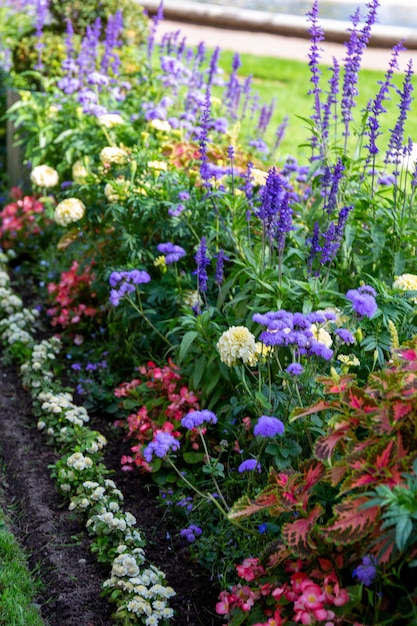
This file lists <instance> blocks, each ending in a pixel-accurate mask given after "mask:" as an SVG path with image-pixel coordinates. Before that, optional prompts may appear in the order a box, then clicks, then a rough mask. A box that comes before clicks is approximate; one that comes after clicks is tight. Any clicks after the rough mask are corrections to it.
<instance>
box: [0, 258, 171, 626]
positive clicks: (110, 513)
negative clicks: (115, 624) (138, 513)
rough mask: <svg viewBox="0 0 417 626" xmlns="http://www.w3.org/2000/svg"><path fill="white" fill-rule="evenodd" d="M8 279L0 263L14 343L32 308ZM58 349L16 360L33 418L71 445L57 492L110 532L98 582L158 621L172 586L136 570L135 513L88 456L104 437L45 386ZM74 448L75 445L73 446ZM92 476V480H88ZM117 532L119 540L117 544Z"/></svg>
mask: <svg viewBox="0 0 417 626" xmlns="http://www.w3.org/2000/svg"><path fill="white" fill-rule="evenodd" d="M8 285H9V278H8V275H7V274H6V273H5V272H4V271H3V270H2V269H1V268H0V317H2V314H3V315H4V314H5V315H7V318H5V319H3V320H1V321H0V331H1V327H3V329H4V330H3V332H0V340H1V341H2V342H3V343H14V342H16V341H20V342H21V341H22V337H23V338H24V339H27V343H28V344H29V345H30V344H34V341H33V338H32V336H31V334H30V333H29V332H28V330H26V328H32V327H33V323H34V321H35V319H36V316H37V312H36V311H28V310H27V309H24V308H23V303H22V301H21V299H20V298H18V297H17V296H15V295H14V294H13V293H12V292H11V291H10V290H9V289H8ZM31 347H32V346H31ZM59 349H60V341H59V340H58V339H54V338H53V339H50V340H49V341H43V342H41V343H40V344H38V345H34V346H33V347H32V354H31V357H30V360H29V361H27V362H26V363H24V364H23V365H22V366H21V373H22V375H23V380H24V381H26V382H27V386H28V387H29V388H30V389H31V390H32V395H33V397H34V398H36V399H37V400H38V401H39V403H40V408H41V410H42V411H43V413H44V414H45V419H44V420H42V419H40V420H39V421H38V428H39V430H44V429H46V433H47V434H48V435H51V436H52V435H53V436H54V438H55V443H60V441H61V442H62V441H65V449H66V450H67V451H68V450H69V451H70V453H69V455H68V457H67V458H66V460H64V459H65V457H64V459H62V460H61V461H58V463H57V464H56V469H57V473H56V475H57V480H58V484H59V487H60V489H61V492H63V493H66V494H67V495H68V496H69V497H70V499H71V504H70V508H72V509H75V508H78V509H80V510H85V509H88V508H89V507H90V506H92V507H93V506H94V508H95V509H96V510H97V511H98V514H96V515H92V516H91V517H90V519H89V520H88V521H87V526H88V529H89V533H90V534H93V532H97V533H99V534H101V535H102V534H106V535H108V536H109V537H111V534H112V533H114V541H113V542H112V541H110V546H111V548H112V550H114V548H115V546H119V547H118V549H117V552H118V556H117V557H116V558H115V559H114V562H113V569H112V575H111V578H110V579H109V580H107V581H106V582H105V583H104V584H103V587H104V588H106V589H107V588H110V589H111V588H117V589H119V590H123V591H125V592H126V593H125V594H123V595H122V596H120V597H118V598H117V600H116V602H117V604H118V607H119V608H118V610H122V609H125V610H127V611H129V612H130V613H132V614H134V615H138V616H140V617H141V623H145V624H146V626H153V625H157V624H159V622H160V621H161V620H166V619H169V618H171V617H172V615H173V610H172V609H171V608H169V607H168V606H167V600H168V599H169V598H170V597H172V596H173V595H175V592H174V590H173V589H172V588H171V587H169V586H166V585H165V584H163V581H164V578H165V575H164V573H163V572H161V571H160V570H158V569H157V568H156V567H154V566H152V565H151V566H150V567H149V568H148V569H144V570H142V571H141V569H140V566H141V565H143V564H144V563H145V553H144V551H143V548H142V545H143V543H144V541H143V538H142V536H141V534H140V532H139V531H138V530H137V529H136V528H134V526H135V524H136V519H135V517H134V516H133V515H132V514H131V513H129V512H123V511H121V508H120V504H119V502H121V501H122V500H123V495H122V493H121V492H120V491H119V490H118V489H117V487H116V485H115V483H114V482H113V481H112V480H109V479H103V465H102V464H101V463H97V462H96V461H97V459H96V458H94V457H93V458H91V457H90V456H88V454H94V453H97V452H100V451H101V450H102V448H103V447H104V446H105V445H106V443H107V442H106V439H105V437H104V436H103V435H101V434H100V433H97V432H95V431H90V430H89V429H88V428H87V427H86V426H85V424H86V422H88V420H89V417H88V414H87V412H86V411H85V409H84V408H83V407H77V406H76V405H74V404H73V402H72V399H73V398H72V395H71V394H70V393H68V392H63V391H62V392H56V393H52V392H51V391H48V390H44V389H43V387H44V385H45V381H46V382H47V383H48V385H50V386H49V387H48V388H47V389H50V388H51V387H52V386H53V387H54V389H57V388H59V385H58V383H56V382H54V381H53V377H54V374H53V367H52V363H53V362H54V360H55V356H56V354H58V352H59ZM39 387H41V389H40V390H39ZM62 420H66V421H67V422H69V424H68V426H63V427H61V428H60V429H59V430H58V431H57V433H56V432H55V431H54V428H52V426H56V424H57V423H58V424H60V422H61V423H62ZM73 424H76V425H78V426H82V427H83V428H84V429H85V430H84V439H83V440H84V444H85V445H84V453H83V452H80V451H79V448H78V445H79V442H78V440H77V439H76V438H75V437H74V435H73V429H72V427H71V426H72V425H73ZM63 435H65V437H63ZM68 444H70V446H68ZM75 446H77V447H75ZM71 447H72V450H73V452H72V453H71ZM74 448H75V449H76V450H77V451H74ZM104 469H105V468H104ZM85 470H89V474H88V478H89V479H90V480H84V482H80V472H83V471H85ZM96 476H97V480H93V478H95V477H96ZM80 486H81V488H80ZM120 534H122V539H123V543H122V544H120V545H119V542H120V539H121V537H120ZM128 546H129V548H128ZM101 551H102V552H103V551H104V549H103V548H102V549H101ZM103 556H105V554H103V555H102V557H103ZM107 558H109V553H107ZM143 619H145V621H144V622H143Z"/></svg>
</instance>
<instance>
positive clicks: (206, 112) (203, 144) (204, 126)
mask: <svg viewBox="0 0 417 626" xmlns="http://www.w3.org/2000/svg"><path fill="white" fill-rule="evenodd" d="M210 120H211V97H210V89H209V88H207V91H206V98H205V103H204V106H203V109H202V112H201V118H200V134H199V144H200V176H201V179H202V180H203V184H204V186H205V187H208V186H209V182H208V181H209V178H210V169H209V165H208V157H207V143H208V129H209V124H210Z"/></svg>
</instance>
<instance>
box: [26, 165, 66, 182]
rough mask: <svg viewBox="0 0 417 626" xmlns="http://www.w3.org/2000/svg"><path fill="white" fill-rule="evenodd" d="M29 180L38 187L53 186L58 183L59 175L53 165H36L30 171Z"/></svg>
mask: <svg viewBox="0 0 417 626" xmlns="http://www.w3.org/2000/svg"><path fill="white" fill-rule="evenodd" d="M30 180H31V181H32V183H33V184H34V185H37V186H38V187H55V186H56V185H57V184H58V183H59V176H58V172H57V171H56V170H54V168H53V167H49V165H37V166H36V167H35V168H33V170H32V171H31V173H30Z"/></svg>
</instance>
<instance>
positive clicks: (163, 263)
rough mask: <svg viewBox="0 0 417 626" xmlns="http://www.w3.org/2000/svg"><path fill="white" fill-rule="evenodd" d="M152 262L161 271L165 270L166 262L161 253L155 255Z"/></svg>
mask: <svg viewBox="0 0 417 626" xmlns="http://www.w3.org/2000/svg"><path fill="white" fill-rule="evenodd" d="M153 264H154V266H155V267H160V268H161V272H162V273H165V272H166V271H167V262H166V258H165V256H164V255H163V254H161V256H157V257H156V259H155V260H154V262H153Z"/></svg>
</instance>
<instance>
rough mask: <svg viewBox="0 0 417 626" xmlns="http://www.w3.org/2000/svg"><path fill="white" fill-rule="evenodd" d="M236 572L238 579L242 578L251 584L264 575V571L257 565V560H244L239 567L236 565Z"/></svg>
mask: <svg viewBox="0 0 417 626" xmlns="http://www.w3.org/2000/svg"><path fill="white" fill-rule="evenodd" d="M236 571H237V573H238V575H239V576H240V578H243V579H244V580H246V581H247V582H251V581H252V580H255V579H256V578H259V576H262V574H265V570H264V568H263V566H262V565H260V563H259V559H257V558H256V559H253V558H249V559H245V560H244V561H243V563H242V564H241V565H236Z"/></svg>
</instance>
